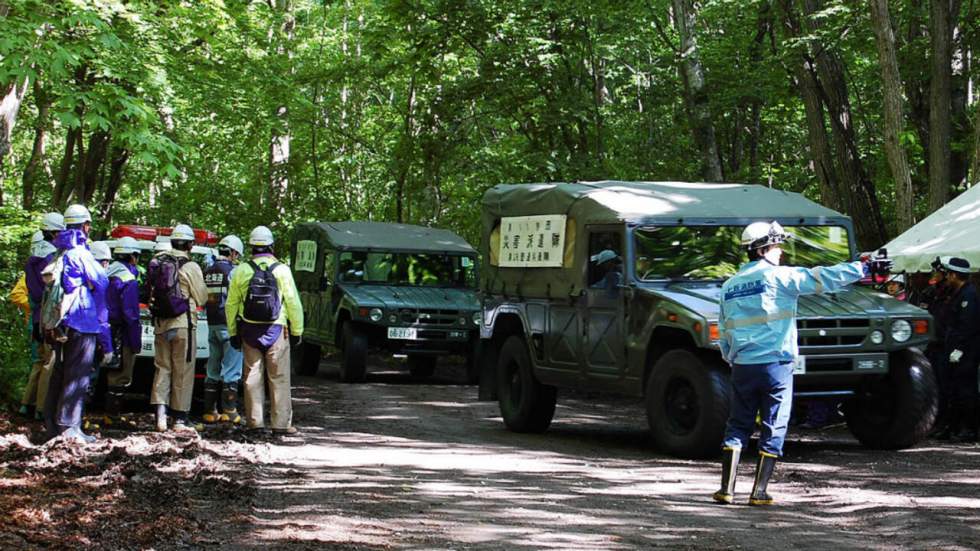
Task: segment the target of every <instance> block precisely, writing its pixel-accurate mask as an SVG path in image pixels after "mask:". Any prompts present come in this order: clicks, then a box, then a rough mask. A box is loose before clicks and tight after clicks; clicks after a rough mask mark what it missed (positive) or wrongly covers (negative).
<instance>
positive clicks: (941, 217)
mask: <svg viewBox="0 0 980 551" xmlns="http://www.w3.org/2000/svg"><path fill="white" fill-rule="evenodd" d="M885 247H886V248H887V249H888V256H889V257H891V258H893V259H894V260H895V267H894V268H893V271H895V272H928V271H931V270H932V268H931V267H930V263H932V261H933V260H935V259H936V257H937V256H958V257H960V258H965V259H967V260H968V261H969V262H970V268H971V271H974V272H976V271H978V269H980V186H973V187H972V188H970V189H968V190H966V191H965V192H964V193H962V194H961V195H960V196H959V197H957V198H956V199H953V200H952V201H950V202H949V203H947V204H946V206H944V207H943V208H941V209H939V210H937V211H936V212H934V213H932V214H930V215H929V216H928V217H927V218H926V219H925V220H923V221H921V222H919V223H918V224H916V225H915V226H912V227H911V228H909V229H908V231H906V232H905V233H903V234H902V235H900V236H898V237H896V238H895V239H893V240H892V241H891V242H890V243H888V244H887V245H885Z"/></svg>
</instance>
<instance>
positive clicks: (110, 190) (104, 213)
mask: <svg viewBox="0 0 980 551" xmlns="http://www.w3.org/2000/svg"><path fill="white" fill-rule="evenodd" d="M127 160H129V150H128V149H124V148H122V147H118V146H115V147H113V148H112V159H111V161H110V164H109V182H108V183H107V184H106V186H105V190H104V191H103V194H102V206H101V207H100V208H99V218H100V219H101V220H102V222H103V224H104V226H105V227H107V228H109V227H112V207H114V206H115V204H116V193H117V192H118V191H119V187H120V185H121V184H122V175H123V167H124V166H125V165H126V161H127Z"/></svg>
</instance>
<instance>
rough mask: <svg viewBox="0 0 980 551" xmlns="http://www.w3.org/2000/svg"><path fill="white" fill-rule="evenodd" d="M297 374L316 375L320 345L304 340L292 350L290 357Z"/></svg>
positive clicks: (318, 366) (318, 365) (318, 367)
mask: <svg viewBox="0 0 980 551" xmlns="http://www.w3.org/2000/svg"><path fill="white" fill-rule="evenodd" d="M290 361H291V362H293V365H295V366H296V373H297V374H299V375H307V376H309V375H316V372H317V370H318V369H320V345H318V344H313V343H307V342H304V343H302V344H300V345H299V346H297V347H296V349H295V350H294V351H292V358H291V359H290Z"/></svg>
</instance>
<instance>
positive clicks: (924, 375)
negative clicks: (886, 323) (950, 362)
mask: <svg viewBox="0 0 980 551" xmlns="http://www.w3.org/2000/svg"><path fill="white" fill-rule="evenodd" d="M888 363H889V370H888V375H885V376H882V377H876V378H873V379H871V378H869V379H868V380H866V381H865V384H864V386H863V387H862V388H861V389H859V390H858V395H857V396H855V397H854V398H853V399H851V400H850V401H848V402H847V403H846V404H845V408H844V418H845V419H846V420H847V427H848V428H849V429H851V433H852V434H854V436H855V437H856V438H857V439H858V440H859V441H860V442H861V443H862V444H864V445H865V446H867V447H869V448H875V449H880V450H898V449H902V448H908V447H910V446H914V445H915V444H917V443H918V442H920V441H922V440H923V439H924V438H925V437H926V436H928V434H929V430H930V429H931V428H932V424H933V423H934V422H935V420H936V413H937V411H938V409H939V390H938V387H937V385H936V377H935V375H934V374H933V371H932V366H930V365H929V361H928V360H927V359H926V357H925V355H923V354H922V352H921V351H919V350H918V349H916V348H909V349H907V350H900V351H898V352H893V353H891V354H890V355H889V357H888Z"/></svg>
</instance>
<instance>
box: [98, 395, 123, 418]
mask: <svg viewBox="0 0 980 551" xmlns="http://www.w3.org/2000/svg"><path fill="white" fill-rule="evenodd" d="M122 401H123V395H122V393H121V392H119V391H118V390H117V389H116V388H115V387H109V388H107V389H106V391H105V412H104V413H105V415H103V416H102V423H103V424H104V425H105V426H107V427H108V426H112V425H114V424H116V419H118V418H119V412H120V411H122Z"/></svg>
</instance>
